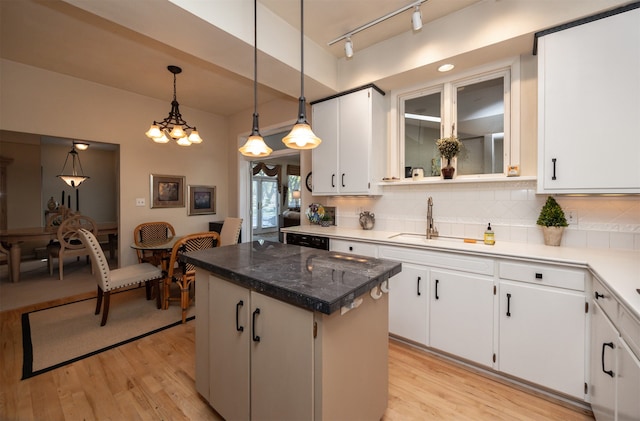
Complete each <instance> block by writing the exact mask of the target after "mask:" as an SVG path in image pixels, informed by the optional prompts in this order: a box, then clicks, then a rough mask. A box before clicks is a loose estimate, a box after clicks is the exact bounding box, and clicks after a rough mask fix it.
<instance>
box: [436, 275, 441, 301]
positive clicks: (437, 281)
mask: <svg viewBox="0 0 640 421" xmlns="http://www.w3.org/2000/svg"><path fill="white" fill-rule="evenodd" d="M439 283H440V280H438V279H436V300H439V299H440V297H439V296H438V284H439Z"/></svg>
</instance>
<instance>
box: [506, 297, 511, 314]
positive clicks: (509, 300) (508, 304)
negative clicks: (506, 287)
mask: <svg viewBox="0 0 640 421" xmlns="http://www.w3.org/2000/svg"><path fill="white" fill-rule="evenodd" d="M507 317H511V294H507Z"/></svg>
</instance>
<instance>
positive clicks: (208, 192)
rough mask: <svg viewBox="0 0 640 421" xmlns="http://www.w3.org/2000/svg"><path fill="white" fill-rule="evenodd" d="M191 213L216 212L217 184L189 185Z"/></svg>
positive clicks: (206, 213) (205, 213) (208, 213)
mask: <svg viewBox="0 0 640 421" xmlns="http://www.w3.org/2000/svg"><path fill="white" fill-rule="evenodd" d="M188 190H189V194H188V196H189V215H210V214H213V213H216V186H191V185H190V186H189V187H188Z"/></svg>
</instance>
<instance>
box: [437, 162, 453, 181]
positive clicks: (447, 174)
mask: <svg viewBox="0 0 640 421" xmlns="http://www.w3.org/2000/svg"><path fill="white" fill-rule="evenodd" d="M440 171H441V172H442V178H444V179H445V180H451V179H452V178H453V174H454V173H455V172H456V168H455V167H454V166H453V165H451V159H449V158H447V165H446V166H445V167H442V169H441V170H440Z"/></svg>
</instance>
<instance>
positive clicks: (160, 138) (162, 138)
mask: <svg viewBox="0 0 640 421" xmlns="http://www.w3.org/2000/svg"><path fill="white" fill-rule="evenodd" d="M152 139H153V141H154V142H156V143H169V138H168V137H167V135H166V134H164V133H160V136H158V137H154V138H152Z"/></svg>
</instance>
